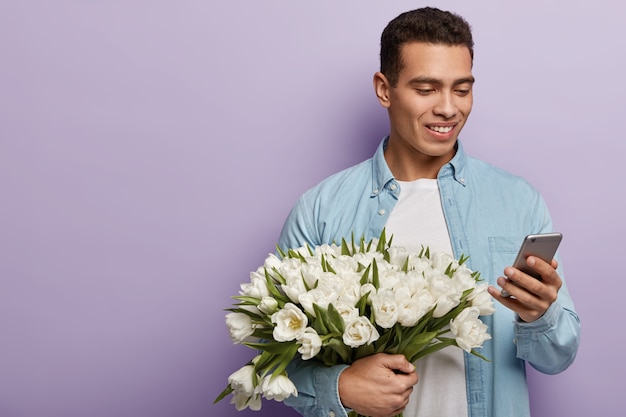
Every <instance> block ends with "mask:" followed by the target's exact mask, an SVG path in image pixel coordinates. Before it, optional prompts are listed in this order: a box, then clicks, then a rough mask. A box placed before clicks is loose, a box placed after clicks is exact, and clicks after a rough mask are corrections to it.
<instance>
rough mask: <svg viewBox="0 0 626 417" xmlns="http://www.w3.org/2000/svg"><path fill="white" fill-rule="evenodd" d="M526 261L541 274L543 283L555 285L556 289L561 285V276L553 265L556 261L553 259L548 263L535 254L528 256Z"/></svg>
mask: <svg viewBox="0 0 626 417" xmlns="http://www.w3.org/2000/svg"><path fill="white" fill-rule="evenodd" d="M526 263H527V264H528V266H530V267H531V268H533V269H534V270H535V271H537V273H539V274H540V275H541V278H542V281H543V282H544V284H546V285H552V286H555V287H556V288H557V289H559V288H560V287H561V278H560V277H559V275H558V274H557V272H556V268H555V267H554V266H553V264H555V263H556V261H555V260H552V261H551V262H550V263H548V262H545V261H544V260H542V259H540V258H537V257H535V256H529V257H528V259H527V260H526Z"/></svg>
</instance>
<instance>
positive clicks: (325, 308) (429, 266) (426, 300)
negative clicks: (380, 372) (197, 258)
mask: <svg viewBox="0 0 626 417" xmlns="http://www.w3.org/2000/svg"><path fill="white" fill-rule="evenodd" d="M391 243H392V239H389V241H387V239H386V237H385V231H384V230H383V232H382V234H381V236H380V238H379V239H372V240H371V241H369V242H365V239H361V240H360V241H359V242H356V243H355V241H354V238H353V239H352V242H350V243H348V242H346V241H345V240H343V241H342V243H341V245H340V246H339V245H335V244H332V245H321V246H318V247H315V248H310V247H308V246H306V247H301V248H298V249H289V250H288V251H286V252H285V251H282V250H280V248H279V249H278V253H279V256H276V255H273V254H270V255H269V256H268V257H267V258H266V260H265V263H264V265H263V266H261V267H259V268H258V269H257V270H256V271H254V272H252V273H251V274H250V278H251V279H250V282H249V283H246V284H242V285H241V291H240V294H239V295H238V296H235V297H233V298H234V299H236V300H238V301H239V302H238V303H237V304H236V305H235V307H234V308H230V309H228V311H230V313H228V314H227V315H226V323H227V325H228V329H229V331H230V336H231V338H232V340H233V342H234V343H236V344H244V345H246V346H248V347H250V348H252V349H255V350H256V351H257V352H259V354H258V355H257V356H255V357H254V358H253V359H252V360H251V361H250V362H249V363H248V364H246V365H245V366H244V367H242V368H241V369H239V370H238V371H236V372H234V373H233V374H232V375H230V377H229V378H228V385H227V387H226V389H224V391H222V393H221V394H220V395H219V396H218V397H217V398H216V400H215V402H218V401H220V400H221V399H223V398H224V397H226V396H227V395H228V394H231V393H232V394H233V398H232V401H231V402H232V403H234V404H235V407H236V408H237V410H243V409H245V408H247V407H249V408H250V409H252V410H259V409H260V408H261V398H262V397H263V398H265V399H268V400H276V401H282V400H284V399H285V398H287V397H289V396H291V395H294V396H297V395H298V392H297V389H296V387H295V385H294V384H293V383H292V382H291V381H290V380H289V377H288V375H287V373H286V371H285V369H286V367H287V365H288V364H289V363H290V362H291V361H292V360H293V359H294V358H295V357H296V355H300V357H301V359H302V360H305V361H306V360H318V361H320V362H322V363H324V364H325V365H337V364H351V363H353V362H354V361H356V360H357V359H359V358H362V357H365V356H368V355H372V354H375V353H379V352H386V353H400V354H404V355H405V357H406V358H407V359H408V360H409V361H410V362H415V361H416V360H418V359H419V358H421V357H424V356H426V355H428V354H430V353H433V352H436V351H438V350H439V349H442V348H444V347H446V346H458V347H459V348H461V349H463V350H465V351H467V352H471V353H473V354H475V355H477V356H480V357H481V358H482V356H481V355H480V354H479V353H478V352H476V351H475V350H474V349H476V348H479V347H481V346H482V344H483V342H484V341H485V340H488V339H490V338H491V336H490V335H489V334H488V333H487V326H486V325H485V324H484V323H483V322H482V321H481V320H480V319H479V316H481V315H488V314H493V312H494V306H493V301H492V298H491V296H490V295H489V293H488V292H487V284H486V283H483V282H481V280H480V278H479V275H480V274H479V273H478V272H474V271H471V270H470V269H469V268H467V267H466V265H465V261H466V260H467V259H468V258H467V257H464V256H461V258H460V259H458V260H457V259H455V258H454V257H453V256H452V255H450V254H447V253H439V252H438V253H432V254H431V253H430V251H429V249H428V248H427V247H426V248H422V250H421V251H420V252H419V253H411V252H409V251H407V250H406V249H405V248H403V247H399V246H392V244H391ZM483 359H485V358H483ZM352 415H356V414H354V412H353V414H352Z"/></svg>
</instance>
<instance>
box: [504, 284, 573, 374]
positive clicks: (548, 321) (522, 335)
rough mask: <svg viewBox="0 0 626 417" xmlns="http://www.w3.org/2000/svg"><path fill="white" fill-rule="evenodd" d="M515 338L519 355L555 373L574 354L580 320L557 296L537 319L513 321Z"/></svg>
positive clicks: (562, 368) (547, 372)
mask: <svg viewBox="0 0 626 417" xmlns="http://www.w3.org/2000/svg"><path fill="white" fill-rule="evenodd" d="M564 296H565V297H567V295H564ZM515 338H516V342H517V356H518V357H519V358H520V359H524V360H526V361H527V362H529V363H530V364H531V366H532V367H533V368H535V369H537V370H538V371H540V372H543V373H545V374H550V375H553V374H557V373H559V372H562V371H564V370H565V369H567V367H568V366H570V365H571V364H572V362H573V361H574V358H575V357H576V352H577V351H578V345H579V342H580V320H579V318H578V315H577V314H576V313H575V312H574V311H573V310H572V309H568V308H566V307H564V306H563V304H561V302H560V301H559V300H557V301H556V302H555V303H553V304H552V305H551V306H550V307H549V308H548V310H547V311H546V312H545V314H544V315H543V316H542V317H541V318H539V319H538V320H536V321H534V322H532V323H525V322H521V321H518V322H516V323H515Z"/></svg>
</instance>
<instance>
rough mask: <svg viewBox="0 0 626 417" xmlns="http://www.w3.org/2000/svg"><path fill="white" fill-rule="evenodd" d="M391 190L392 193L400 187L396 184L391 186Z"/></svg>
mask: <svg viewBox="0 0 626 417" xmlns="http://www.w3.org/2000/svg"><path fill="white" fill-rule="evenodd" d="M389 188H391V191H396V188H398V186H397V185H396V184H391V185H390V186H389Z"/></svg>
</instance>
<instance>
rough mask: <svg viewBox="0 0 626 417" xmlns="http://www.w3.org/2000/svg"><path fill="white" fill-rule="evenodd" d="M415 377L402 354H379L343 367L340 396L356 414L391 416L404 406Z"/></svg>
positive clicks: (412, 369)
mask: <svg viewBox="0 0 626 417" xmlns="http://www.w3.org/2000/svg"><path fill="white" fill-rule="evenodd" d="M417 380H418V376H417V373H416V372H415V366H414V365H413V364H412V363H410V362H409V361H407V360H406V358H405V357H404V355H389V354H386V353H378V354H376V355H372V356H367V357H365V358H361V359H359V360H357V361H355V362H354V363H353V364H352V365H350V366H349V367H348V368H346V369H344V371H343V372H342V373H341V374H340V375H339V397H340V398H341V402H342V404H343V405H344V406H345V407H348V408H351V409H353V410H354V411H356V412H358V413H359V414H362V415H365V416H372V417H393V416H396V415H398V414H400V413H401V412H402V410H404V407H406V405H407V403H408V402H409V394H411V391H413V386H414V385H415V384H416V383H417Z"/></svg>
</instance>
